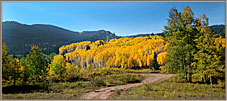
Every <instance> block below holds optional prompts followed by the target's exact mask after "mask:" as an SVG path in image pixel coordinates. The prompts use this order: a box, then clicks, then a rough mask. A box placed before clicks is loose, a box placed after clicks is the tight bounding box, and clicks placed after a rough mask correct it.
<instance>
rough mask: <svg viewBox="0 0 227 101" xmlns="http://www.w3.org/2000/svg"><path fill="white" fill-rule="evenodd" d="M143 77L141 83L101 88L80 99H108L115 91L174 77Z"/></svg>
mask: <svg viewBox="0 0 227 101" xmlns="http://www.w3.org/2000/svg"><path fill="white" fill-rule="evenodd" d="M140 75H143V76H145V80H143V81H142V82H141V83H132V84H126V85H120V86H113V87H107V88H101V89H99V90H95V91H93V92H89V93H87V94H85V95H83V96H82V97H81V99H108V98H109V97H110V96H111V95H113V94H114V93H115V90H117V89H118V90H120V91H127V90H129V89H132V88H135V87H138V86H141V85H143V84H145V83H150V82H159V81H162V80H166V79H168V78H170V77H172V76H175V74H168V75H166V74H140Z"/></svg>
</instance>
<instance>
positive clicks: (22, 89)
mask: <svg viewBox="0 0 227 101" xmlns="http://www.w3.org/2000/svg"><path fill="white" fill-rule="evenodd" d="M141 71H142V70H141ZM79 75H80V78H81V79H79V80H78V81H74V82H71V81H68V82H43V83H36V85H21V86H19V85H17V86H4V87H3V99H80V97H81V96H82V95H83V94H85V93H88V92H91V91H94V90H97V89H100V88H104V87H109V86H116V85H123V84H128V83H136V82H141V81H142V80H143V79H144V77H143V76H141V75H139V74H135V73H133V72H131V73H129V72H127V71H126V70H125V69H121V68H100V69H91V70H84V71H81V72H80V74H79Z"/></svg>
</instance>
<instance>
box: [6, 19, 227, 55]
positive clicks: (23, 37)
mask: <svg viewBox="0 0 227 101" xmlns="http://www.w3.org/2000/svg"><path fill="white" fill-rule="evenodd" d="M210 28H211V29H212V30H213V31H214V32H215V33H216V34H219V33H220V35H221V36H224V35H225V33H224V32H223V29H225V26H224V25H212V26H210ZM149 35H160V36H164V33H156V34H154V33H152V34H136V35H129V36H117V35H116V34H115V33H112V32H111V31H107V30H103V29H101V30H97V31H82V32H76V31H71V30H69V29H65V28H62V27H58V26H55V25H50V24H31V25H28V24H21V23H19V22H16V21H5V22H3V23H2V39H3V42H4V43H6V45H7V46H8V48H9V50H8V51H9V54H27V53H28V52H29V50H30V46H31V45H33V44H35V45H38V46H39V47H40V48H41V49H42V52H44V53H46V54H50V53H52V52H55V53H58V48H59V47H61V46H62V45H67V44H71V43H75V42H81V41H92V42H94V41H96V40H110V39H114V38H122V37H139V36H149Z"/></svg>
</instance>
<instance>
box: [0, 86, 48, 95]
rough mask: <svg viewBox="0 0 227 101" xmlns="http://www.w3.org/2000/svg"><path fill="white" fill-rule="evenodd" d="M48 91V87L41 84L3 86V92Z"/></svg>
mask: <svg viewBox="0 0 227 101" xmlns="http://www.w3.org/2000/svg"><path fill="white" fill-rule="evenodd" d="M44 91H48V89H47V87H44V86H40V85H20V86H7V87H2V93H3V94H17V93H32V92H44Z"/></svg>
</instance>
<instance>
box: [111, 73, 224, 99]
mask: <svg viewBox="0 0 227 101" xmlns="http://www.w3.org/2000/svg"><path fill="white" fill-rule="evenodd" d="M179 78H181V77H179V76H176V77H172V78H170V79H168V80H165V81H162V82H159V83H148V84H144V85H143V86H141V87H137V88H133V89H131V90H129V91H125V92H120V93H118V94H115V95H114V96H112V98H111V99H225V89H223V88H220V87H219V85H213V88H212V87H211V86H210V85H208V84H199V83H186V82H183V81H179Z"/></svg>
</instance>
